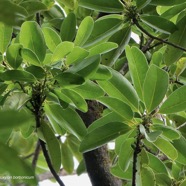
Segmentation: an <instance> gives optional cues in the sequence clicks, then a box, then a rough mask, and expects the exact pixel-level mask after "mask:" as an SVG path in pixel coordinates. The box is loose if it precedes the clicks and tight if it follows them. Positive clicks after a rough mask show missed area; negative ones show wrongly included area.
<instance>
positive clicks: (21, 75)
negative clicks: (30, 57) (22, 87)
mask: <svg viewBox="0 0 186 186" xmlns="http://www.w3.org/2000/svg"><path fill="white" fill-rule="evenodd" d="M0 78H1V79H2V80H4V81H25V82H35V81H36V78H35V77H34V76H33V75H32V74H31V73H29V72H26V71H23V70H8V71H5V72H4V73H2V74H1V76H0Z"/></svg>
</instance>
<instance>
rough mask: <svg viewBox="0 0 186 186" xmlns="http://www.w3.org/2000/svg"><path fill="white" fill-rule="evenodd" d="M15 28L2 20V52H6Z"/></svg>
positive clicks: (0, 25)
mask: <svg viewBox="0 0 186 186" xmlns="http://www.w3.org/2000/svg"><path fill="white" fill-rule="evenodd" d="M12 32H13V29H12V27H11V26H8V25H6V24H4V23H2V22H0V41H1V42H0V53H1V54H4V52H6V50H7V47H8V44H9V43H10V40H11V38H12Z"/></svg>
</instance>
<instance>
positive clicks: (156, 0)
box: [151, 0, 185, 6]
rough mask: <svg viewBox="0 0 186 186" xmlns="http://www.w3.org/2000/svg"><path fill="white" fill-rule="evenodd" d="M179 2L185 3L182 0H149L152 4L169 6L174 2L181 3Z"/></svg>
mask: <svg viewBox="0 0 186 186" xmlns="http://www.w3.org/2000/svg"><path fill="white" fill-rule="evenodd" d="M181 3H185V1H184V0H176V1H175V0H169V1H165V0H151V4H152V5H159V6H161V5H162V6H171V5H175V4H181Z"/></svg>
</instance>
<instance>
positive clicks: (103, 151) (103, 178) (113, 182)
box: [79, 101, 122, 186]
mask: <svg viewBox="0 0 186 186" xmlns="http://www.w3.org/2000/svg"><path fill="white" fill-rule="evenodd" d="M88 106H89V110H88V112H87V113H82V112H79V115H80V116H81V118H82V119H83V121H84V123H85V125H86V126H87V127H88V126H89V125H91V123H92V122H94V121H95V120H96V119H98V118H99V117H100V109H99V108H100V105H99V104H98V103H97V102H95V101H94V102H93V101H89V102H88ZM83 156H84V160H85V164H86V168H87V173H88V175H89V177H90V180H91V183H92V186H121V185H122V183H121V180H119V179H117V178H116V177H114V176H113V175H112V174H111V173H110V172H109V168H110V158H109V155H108V151H107V147H106V146H102V147H100V148H98V149H95V150H93V151H90V152H87V153H84V155H83Z"/></svg>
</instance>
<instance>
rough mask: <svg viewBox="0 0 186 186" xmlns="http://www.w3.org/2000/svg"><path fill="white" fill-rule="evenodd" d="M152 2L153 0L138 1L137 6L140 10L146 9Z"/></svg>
mask: <svg viewBox="0 0 186 186" xmlns="http://www.w3.org/2000/svg"><path fill="white" fill-rule="evenodd" d="M150 2H151V0H136V5H137V8H138V9H142V8H144V7H146V6H147V5H148V4H149V3H150Z"/></svg>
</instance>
